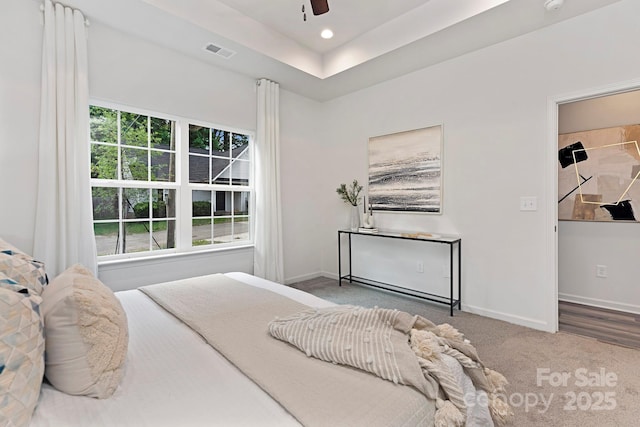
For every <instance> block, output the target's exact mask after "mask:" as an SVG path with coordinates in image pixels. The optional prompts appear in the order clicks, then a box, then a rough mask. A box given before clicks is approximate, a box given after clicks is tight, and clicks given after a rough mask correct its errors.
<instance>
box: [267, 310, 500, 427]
mask: <svg viewBox="0 0 640 427" xmlns="http://www.w3.org/2000/svg"><path fill="white" fill-rule="evenodd" d="M269 332H270V334H271V335H272V336H273V337H275V338H277V339H279V340H282V341H285V342H288V343H290V344H292V345H294V346H295V347H297V348H298V349H300V350H301V351H303V352H305V353H306V355H307V356H309V357H314V358H317V359H320V360H324V361H326V362H331V363H334V364H341V365H347V366H351V367H355V368H358V369H360V370H363V371H366V372H369V373H371V374H374V375H376V376H378V377H380V378H383V379H385V380H388V381H392V382H394V383H396V384H404V385H409V386H412V387H414V388H416V389H417V390H419V391H420V392H422V393H423V394H424V395H426V396H427V397H428V398H430V399H432V400H436V401H437V402H438V403H437V405H436V406H437V408H438V410H437V412H436V420H435V425H436V426H438V425H442V426H463V425H465V416H466V405H465V401H464V396H463V391H462V390H461V388H460V387H459V385H458V384H457V383H456V380H455V379H454V378H453V376H452V375H451V373H450V369H449V368H448V366H447V363H446V361H445V358H446V357H452V358H454V359H456V360H457V361H458V362H459V363H460V365H461V366H462V368H463V369H464V371H465V373H466V374H467V375H468V376H469V377H470V378H471V379H472V381H473V383H474V386H475V387H476V388H477V389H480V390H483V391H485V392H486V393H487V394H488V395H489V409H490V412H491V415H492V418H493V420H494V422H496V423H497V424H499V425H504V424H507V423H508V422H509V421H510V419H511V416H512V412H511V409H510V408H509V406H508V405H507V403H506V402H504V400H503V399H500V396H501V395H503V392H504V386H505V385H506V383H507V382H506V379H504V377H503V376H502V375H500V374H499V373H497V372H495V371H492V370H490V369H488V368H485V367H484V365H483V364H482V362H481V361H480V359H479V358H478V355H477V353H476V350H475V348H474V347H473V346H472V345H471V343H470V342H469V341H468V340H466V339H465V338H464V336H463V335H462V334H461V333H459V332H458V331H457V330H455V329H454V328H453V327H451V326H450V325H448V324H443V325H439V326H437V325H435V324H433V323H432V322H430V321H429V320H427V319H425V318H423V317H420V316H412V315H410V314H409V313H406V312H403V311H399V310H391V309H382V308H377V307H376V308H371V309H367V308H363V307H358V306H351V305H342V306H336V307H328V308H321V309H309V310H304V311H301V312H298V313H296V314H294V315H291V316H288V317H286V318H276V319H275V320H273V321H272V322H271V323H270V324H269Z"/></svg>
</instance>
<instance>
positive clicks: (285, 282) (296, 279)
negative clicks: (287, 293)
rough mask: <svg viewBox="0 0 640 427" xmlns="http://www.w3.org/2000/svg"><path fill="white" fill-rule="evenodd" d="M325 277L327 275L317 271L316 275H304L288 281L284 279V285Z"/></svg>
mask: <svg viewBox="0 0 640 427" xmlns="http://www.w3.org/2000/svg"><path fill="white" fill-rule="evenodd" d="M323 276H326V274H324V273H322V272H321V271H316V272H315V273H309V274H303V275H300V276H294V277H287V278H286V279H284V284H285V285H290V284H291V283H296V282H302V281H303V280H311V279H315V278H316V277H323Z"/></svg>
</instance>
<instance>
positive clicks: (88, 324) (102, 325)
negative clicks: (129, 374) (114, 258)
mask: <svg viewBox="0 0 640 427" xmlns="http://www.w3.org/2000/svg"><path fill="white" fill-rule="evenodd" d="M42 299H43V302H42V316H43V318H44V327H45V340H46V356H45V376H46V377H47V379H48V380H49V382H50V383H51V384H52V385H53V386H54V387H55V388H57V389H58V390H60V391H63V392H65V393H68V394H74V395H85V396H91V397H97V398H106V397H109V396H111V395H112V394H113V392H114V391H115V390H116V388H117V387H118V384H119V383H120V380H121V379H122V374H123V370H124V363H125V360H126V356H127V346H128V341H129V333H128V328H127V317H126V314H125V312H124V310H123V308H122V305H121V304H120V301H118V299H117V298H116V296H115V295H114V294H113V291H111V289H109V288H108V287H107V286H105V285H104V284H103V283H102V282H100V280H98V279H97V278H95V277H94V276H93V274H92V273H91V272H90V271H89V270H87V269H86V268H84V267H83V266H81V265H79V264H76V265H74V266H72V267H70V268H69V269H67V270H66V271H64V272H63V273H61V274H60V275H59V276H58V277H56V278H55V279H54V280H53V281H52V282H51V283H50V284H49V285H48V286H46V287H45V288H44V291H43V293H42Z"/></svg>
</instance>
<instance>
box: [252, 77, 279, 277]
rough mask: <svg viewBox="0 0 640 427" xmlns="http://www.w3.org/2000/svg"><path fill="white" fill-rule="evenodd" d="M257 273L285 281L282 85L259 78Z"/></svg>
mask: <svg viewBox="0 0 640 427" xmlns="http://www.w3.org/2000/svg"><path fill="white" fill-rule="evenodd" d="M257 85H258V106H257V112H258V120H257V125H258V130H257V134H256V141H255V148H256V174H255V175H256V176H255V189H256V192H255V194H256V214H255V233H254V236H255V250H254V256H253V274H254V275H256V276H258V277H262V278H265V279H268V280H271V281H274V282H278V283H283V282H284V267H283V250H282V210H281V205H280V107H279V105H280V85H278V83H275V82H272V81H269V80H267V79H260V80H258V83H257Z"/></svg>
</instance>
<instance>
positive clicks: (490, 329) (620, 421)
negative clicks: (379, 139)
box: [292, 278, 640, 427]
mask: <svg viewBox="0 0 640 427" xmlns="http://www.w3.org/2000/svg"><path fill="white" fill-rule="evenodd" d="M292 286H293V287H297V288H299V289H302V290H305V291H307V292H309V293H311V294H314V295H317V296H319V297H321V298H324V299H326V300H329V301H332V302H336V303H339V304H356V305H362V306H364V307H373V306H376V305H377V306H379V307H385V308H397V309H399V310H404V311H407V312H410V313H413V314H419V315H421V316H424V317H426V318H428V319H430V320H432V321H433V322H435V323H450V324H451V325H453V326H454V327H456V328H457V329H458V330H460V331H461V332H462V333H464V334H465V336H466V337H467V338H468V339H470V340H471V342H472V343H473V344H474V345H475V346H476V348H477V349H478V353H479V355H480V358H481V359H482V360H483V361H484V363H485V365H486V366H488V367H490V368H493V369H496V370H498V371H499V372H501V373H502V374H504V375H505V377H506V378H507V379H508V380H509V383H510V385H509V386H508V389H507V397H508V398H509V400H510V402H511V404H512V406H513V408H514V412H515V415H516V418H515V422H514V423H513V425H514V426H517V427H526V426H563V427H564V426H567V427H568V426H580V427H591V426H593V427H602V426H619V427H627V426H637V425H640V350H635V349H629V348H625V347H619V346H616V345H611V344H604V343H601V342H598V341H596V340H594V339H590V338H583V337H580V336H576V335H570V334H566V333H562V332H559V333H556V334H550V333H546V332H540V331H536V330H533V329H529V328H526V327H522V326H516V325H512V324H510V323H506V322H502V321H499V320H493V319H489V318H485V317H482V316H477V315H474V314H469V313H465V312H460V311H456V312H455V315H454V317H450V316H449V313H448V308H447V307H445V306H442V305H437V304H432V303H428V302H423V301H421V300H418V299H415V298H410V297H404V296H400V295H398V294H392V293H390V292H386V291H382V290H378V289H373V288H369V287H365V286H360V285H356V284H344V283H343V286H342V287H338V285H337V281H336V280H333V279H326V278H318V279H312V280H308V281H304V282H299V283H296V284H294V285H292Z"/></svg>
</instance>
